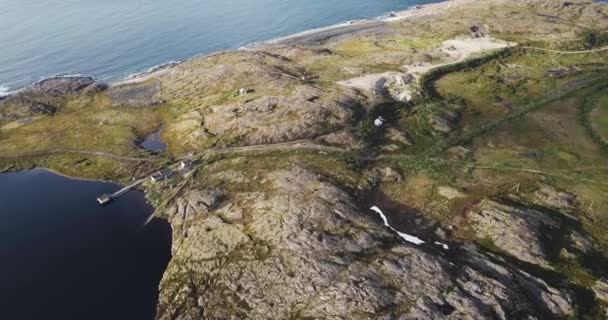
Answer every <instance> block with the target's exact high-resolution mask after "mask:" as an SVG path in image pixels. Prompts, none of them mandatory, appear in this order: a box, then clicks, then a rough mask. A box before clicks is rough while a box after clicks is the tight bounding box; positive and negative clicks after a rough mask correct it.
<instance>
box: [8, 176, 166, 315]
mask: <svg viewBox="0 0 608 320" xmlns="http://www.w3.org/2000/svg"><path fill="white" fill-rule="evenodd" d="M119 188H120V187H119V186H118V185H115V184H111V183H102V182H91V181H79V180H73V179H68V178H65V177H61V176H58V175H55V174H53V173H50V172H48V171H45V170H41V169H35V170H30V171H23V172H16V173H4V174H0V286H1V290H0V310H2V316H1V317H0V318H2V319H7V320H9V319H10V320H21V319H28V320H29V319H32V320H34V319H65V320H71V319H74V320H76V319H87V320H97V319H99V320H106V319H129V320H144V319H146V320H149V319H153V316H154V311H155V305H156V301H157V296H158V284H159V281H160V279H161V277H162V274H163V272H164V269H165V268H166V265H167V263H168V261H169V259H170V250H171V227H170V226H169V224H168V222H166V221H164V220H153V221H152V223H150V224H148V225H146V226H145V227H144V226H143V224H144V222H145V221H146V220H147V219H148V217H149V216H150V214H151V213H152V208H151V207H150V206H149V205H148V204H146V201H145V198H144V195H143V193H141V192H131V193H128V194H126V195H125V196H123V197H122V198H120V199H117V201H115V202H113V203H112V204H110V205H108V206H106V207H101V206H99V205H98V204H97V202H96V200H95V199H96V197H97V196H99V195H101V194H104V193H110V192H113V191H116V190H118V189H119Z"/></svg>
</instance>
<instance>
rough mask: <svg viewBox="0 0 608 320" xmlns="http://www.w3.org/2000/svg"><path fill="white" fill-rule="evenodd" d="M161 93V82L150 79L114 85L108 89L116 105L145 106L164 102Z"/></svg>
mask: <svg viewBox="0 0 608 320" xmlns="http://www.w3.org/2000/svg"><path fill="white" fill-rule="evenodd" d="M159 93H160V82H159V81H156V80H150V81H145V82H138V83H126V84H122V85H118V86H113V87H111V88H110V89H109V90H108V97H109V98H110V101H111V102H112V104H114V105H119V106H134V107H145V106H154V105H158V104H160V103H162V102H163V100H162V99H160V98H159Z"/></svg>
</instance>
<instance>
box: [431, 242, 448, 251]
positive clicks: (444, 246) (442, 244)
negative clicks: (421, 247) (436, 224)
mask: <svg viewBox="0 0 608 320" xmlns="http://www.w3.org/2000/svg"><path fill="white" fill-rule="evenodd" d="M435 244H436V245H438V246H440V247H442V248H443V250H449V249H450V247H448V245H447V244H445V243H441V242H438V241H435Z"/></svg>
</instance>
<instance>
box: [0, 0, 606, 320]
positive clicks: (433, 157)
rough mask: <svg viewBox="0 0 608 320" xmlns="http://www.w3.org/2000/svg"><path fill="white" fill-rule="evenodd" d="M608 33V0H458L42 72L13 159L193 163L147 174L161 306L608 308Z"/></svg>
mask: <svg viewBox="0 0 608 320" xmlns="http://www.w3.org/2000/svg"><path fill="white" fill-rule="evenodd" d="M607 31H608V5H607V4H605V3H599V2H592V1H586V0H581V1H563V0H518V1H506V0H488V1H473V0H452V1H446V2H442V3H439V4H432V5H427V6H422V7H419V8H414V9H412V10H408V11H405V12H399V13H394V14H391V15H390V17H388V18H386V19H383V20H374V21H357V22H354V23H351V24H348V25H340V26H336V27H331V28H326V29H321V30H315V31H311V32H306V33H302V34H298V35H294V36H291V37H286V38H282V39H277V40H274V41H269V42H265V43H261V44H255V45H252V46H248V47H245V48H241V49H239V50H233V51H226V52H220V53H216V54H212V55H207V56H201V57H197V58H194V59H192V60H189V61H186V62H183V63H179V64H172V65H168V66H166V67H164V68H161V69H159V70H156V71H154V72H152V73H149V74H145V75H141V76H138V77H135V78H132V79H128V80H125V81H122V82H119V83H115V84H112V85H106V84H102V83H97V82H96V81H95V80H94V79H92V78H87V77H71V78H52V79H47V80H45V81H42V82H39V83H37V84H34V85H32V86H30V87H28V88H26V89H24V90H22V91H20V92H18V93H15V94H13V95H11V96H8V97H5V98H2V100H0V170H2V169H3V170H6V171H8V170H11V171H14V170H20V169H24V168H30V167H46V168H50V169H52V170H55V171H58V172H61V173H63V174H66V175H70V176H77V177H86V178H91V179H103V180H114V181H121V182H125V183H126V182H129V181H133V180H134V179H140V178H142V177H145V176H146V175H149V174H150V173H151V172H154V171H155V170H158V169H159V168H163V167H167V166H171V165H173V164H175V163H179V162H180V161H183V160H185V159H188V160H190V161H192V168H190V169H191V170H189V171H188V172H187V173H185V174H176V175H172V176H168V177H167V179H163V180H162V181H158V182H157V183H152V182H146V183H145V184H144V185H143V188H144V189H145V191H146V194H147V197H148V199H149V202H150V203H151V204H152V205H154V207H155V209H156V215H157V216H158V217H162V218H164V219H166V220H168V221H169V222H170V223H171V226H172V234H173V235H172V237H173V241H172V260H171V262H170V264H169V266H168V268H167V270H166V271H165V274H164V278H163V280H162V282H161V285H160V288H159V290H160V298H159V301H158V307H157V318H158V319H163V320H164V319H167V320H168V319H180V320H187V319H604V318H606V317H608V235H607V233H606V232H605V230H606V227H608V132H607V129H606V125H607V124H608V76H607V75H606V70H607V69H608V33H607ZM161 127H162V128H163V130H162V133H161V136H162V139H163V142H164V143H166V145H167V150H166V151H164V152H161V153H150V152H148V151H146V150H144V149H142V148H141V147H140V146H139V142H141V141H142V140H143V139H145V137H146V136H148V135H149V134H151V133H154V132H157V130H158V128H161Z"/></svg>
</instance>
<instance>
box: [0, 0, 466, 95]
mask: <svg viewBox="0 0 608 320" xmlns="http://www.w3.org/2000/svg"><path fill="white" fill-rule="evenodd" d="M471 1H472V0H439V2H436V3H429V4H424V5H414V6H410V7H408V8H406V9H403V10H398V11H392V12H386V13H384V14H383V15H381V16H379V17H376V18H370V19H358V20H350V21H345V22H341V23H338V24H334V25H329V26H325V27H320V28H313V29H308V30H304V31H301V32H297V33H294V34H290V35H286V36H280V37H276V38H271V39H268V40H265V41H258V42H252V43H249V44H246V45H243V46H241V47H238V48H233V49H227V50H222V51H215V52H210V53H203V54H199V55H195V56H193V57H191V58H189V59H185V60H180V61H175V60H173V61H168V62H166V63H162V64H160V65H156V66H152V67H150V68H148V69H147V70H145V71H142V72H140V73H134V74H131V75H128V76H127V77H125V78H122V79H118V80H115V81H110V82H108V85H109V86H111V87H115V86H120V85H125V84H132V83H140V82H144V81H147V80H149V79H150V78H152V77H155V76H158V75H161V74H164V73H166V72H168V71H169V70H171V69H172V68H174V67H176V66H179V65H181V64H183V63H186V62H189V61H192V60H196V59H204V58H208V57H213V56H216V55H220V54H224V53H226V52H231V51H239V50H257V49H260V48H262V47H263V46H266V45H305V44H307V43H310V42H314V41H318V39H320V38H325V39H328V38H333V37H337V36H348V35H351V34H355V33H358V32H363V31H366V30H371V29H373V28H374V27H382V26H384V25H385V24H386V23H391V22H396V21H401V20H405V19H411V18H419V17H424V16H428V15H433V14H435V13H436V11H438V10H443V9H444V7H448V8H449V7H450V6H452V5H459V4H460V3H462V2H471ZM69 76H74V75H70V74H68V75H65V74H64V75H57V76H51V77H48V78H45V79H42V80H40V81H44V80H48V79H54V78H60V77H69ZM40 81H38V82H40ZM38 82H35V83H32V84H30V85H28V86H26V87H24V88H20V89H18V90H14V91H8V92H6V93H4V94H3V93H0V99H2V98H4V97H7V96H9V95H12V94H15V93H18V92H19V91H21V90H23V89H25V88H27V87H30V86H32V85H34V84H36V83H38Z"/></svg>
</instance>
